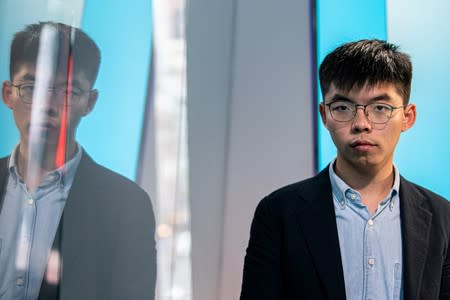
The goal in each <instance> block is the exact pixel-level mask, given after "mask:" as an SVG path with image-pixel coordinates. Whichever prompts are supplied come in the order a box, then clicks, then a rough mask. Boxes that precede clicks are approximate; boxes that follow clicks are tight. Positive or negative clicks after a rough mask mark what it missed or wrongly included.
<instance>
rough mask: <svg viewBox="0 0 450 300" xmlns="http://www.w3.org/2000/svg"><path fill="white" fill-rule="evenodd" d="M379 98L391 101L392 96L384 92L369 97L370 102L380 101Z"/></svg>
mask: <svg viewBox="0 0 450 300" xmlns="http://www.w3.org/2000/svg"><path fill="white" fill-rule="evenodd" d="M381 100H384V101H391V100H392V97H391V96H389V94H386V93H384V94H381V95H378V96H375V97H373V98H372V99H370V102H376V101H381Z"/></svg>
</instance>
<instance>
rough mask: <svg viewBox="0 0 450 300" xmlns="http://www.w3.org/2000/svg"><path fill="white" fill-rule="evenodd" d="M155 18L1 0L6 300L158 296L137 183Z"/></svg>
mask: <svg viewBox="0 0 450 300" xmlns="http://www.w3.org/2000/svg"><path fill="white" fill-rule="evenodd" d="M138 2H139V3H138ZM116 4H117V3H116ZM151 15H152V14H151V2H149V1H137V2H135V3H134V5H133V6H130V5H126V4H125V3H123V4H120V5H119V4H117V5H111V3H110V2H107V1H104V0H102V1H96V2H95V4H93V1H89V3H86V5H85V3H84V2H83V1H60V0H47V1H35V0H33V1H31V0H28V1H24V0H19V1H14V2H13V1H2V2H1V10H0V20H1V27H0V37H1V38H2V40H1V41H0V42H1V44H0V45H1V47H0V49H1V51H2V52H1V59H0V64H1V65H0V68H1V69H0V72H1V77H2V80H4V81H3V83H2V98H3V103H4V104H5V105H2V107H1V110H0V117H1V120H2V126H0V136H1V139H2V143H1V148H0V153H1V156H2V157H3V156H6V157H5V158H3V159H1V160H0V203H1V205H0V208H1V211H0V269H1V270H2V272H0V298H2V299H3V298H4V299H19V298H24V299H25V298H27V299H37V298H38V296H39V297H48V299H56V298H57V296H58V295H60V296H61V298H66V297H70V298H74V299H127V298H131V299H153V298H154V295H155V286H156V251H155V250H156V244H155V237H154V235H155V217H154V214H153V209H152V203H151V201H150V198H149V197H148V195H147V193H145V192H144V191H143V190H142V189H141V188H140V187H139V186H138V185H137V184H135V183H134V182H133V181H132V180H134V179H135V177H136V174H137V171H138V167H139V158H140V157H141V155H140V153H139V151H140V149H141V144H140V143H141V137H142V129H143V124H144V122H143V121H144V112H145V107H146V106H147V105H146V101H147V90H148V88H147V83H148V75H149V69H150V57H151V49H152V44H151V42H152V41H151V36H152V34H151V30H152V26H151V25H152V19H151ZM119 19H120V20H121V22H117V20H119ZM42 20H43V21H47V20H51V21H52V22H44V23H42V22H41V23H39V22H40V21H42ZM56 22H62V23H63V24H62V23H56ZM29 24H33V25H32V26H27V25H29ZM80 27H81V28H82V29H83V31H81V30H79V29H78V28H80ZM19 31H20V33H19V34H16V35H14V34H15V33H17V32H19ZM13 39H14V40H13ZM12 41H13V47H12V48H11V51H9V49H10V45H11V42H12ZM10 54H11V55H10ZM10 58H11V59H10ZM10 61H11V68H10V66H9V62H10ZM100 61H101V64H100V69H99V63H100ZM98 70H99V71H98ZM9 73H10V74H9ZM97 78H98V80H97ZM77 129H79V130H77ZM97 162H98V163H99V164H97ZM122 175H123V176H122ZM46 299H47V298H46Z"/></svg>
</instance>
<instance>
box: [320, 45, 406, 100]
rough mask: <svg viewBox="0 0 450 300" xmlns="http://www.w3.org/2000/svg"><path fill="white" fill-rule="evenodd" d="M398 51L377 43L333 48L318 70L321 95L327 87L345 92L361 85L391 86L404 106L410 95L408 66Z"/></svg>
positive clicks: (391, 46)
mask: <svg viewBox="0 0 450 300" xmlns="http://www.w3.org/2000/svg"><path fill="white" fill-rule="evenodd" d="M398 48H399V47H398V46H396V45H394V44H391V43H388V42H386V41H382V40H377V39H372V40H360V41H356V42H350V43H346V44H343V45H341V46H340V47H338V48H336V49H335V50H334V51H332V52H331V53H329V54H328V55H327V56H326V57H325V59H324V60H323V62H322V64H321V65H320V68H319V80H320V88H321V91H322V95H325V94H326V93H327V92H328V90H329V88H330V86H331V84H334V86H335V87H336V88H337V89H340V90H342V91H345V92H348V91H350V90H351V89H352V88H353V87H358V88H362V87H363V86H364V85H365V84H368V85H369V86H375V85H377V84H382V83H392V84H394V85H395V86H396V88H397V91H398V92H399V94H400V96H402V97H403V102H404V104H407V103H408V102H409V96H410V93H411V80H412V63H411V59H410V57H409V55H407V54H405V53H403V52H400V51H399V50H398Z"/></svg>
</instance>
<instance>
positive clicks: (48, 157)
mask: <svg viewBox="0 0 450 300" xmlns="http://www.w3.org/2000/svg"><path fill="white" fill-rule="evenodd" d="M41 147H42V146H41ZM18 150H19V151H17V153H16V155H17V156H16V162H17V167H18V172H19V175H20V176H21V177H22V178H23V179H24V181H25V184H26V185H27V187H28V189H29V190H30V191H34V190H35V189H36V188H37V187H38V186H39V185H40V184H41V183H42V181H43V179H44V176H45V175H46V174H47V173H48V172H50V171H53V170H55V169H57V167H58V166H57V164H56V147H44V148H43V149H42V151H30V146H29V145H28V144H27V143H20V145H19V149H18ZM76 151H77V144H76V143H75V142H72V143H69V145H68V147H67V156H66V160H67V161H68V160H70V159H72V158H73V157H74V156H75V154H76ZM39 153H41V155H39Z"/></svg>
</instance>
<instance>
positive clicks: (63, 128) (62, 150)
mask: <svg viewBox="0 0 450 300" xmlns="http://www.w3.org/2000/svg"><path fill="white" fill-rule="evenodd" d="M72 80H73V57H72V55H71V54H69V61H68V67H67V93H66V95H64V105H63V108H62V109H63V112H62V116H61V124H60V126H59V135H58V144H57V146H56V158H55V160H56V161H55V163H56V167H57V168H59V167H61V166H63V165H64V163H65V162H66V151H67V149H66V148H67V127H68V124H69V118H70V107H71V104H72Z"/></svg>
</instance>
